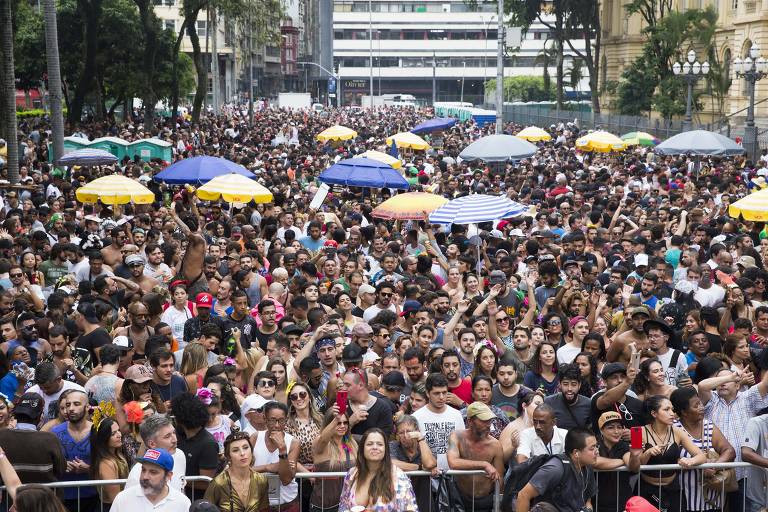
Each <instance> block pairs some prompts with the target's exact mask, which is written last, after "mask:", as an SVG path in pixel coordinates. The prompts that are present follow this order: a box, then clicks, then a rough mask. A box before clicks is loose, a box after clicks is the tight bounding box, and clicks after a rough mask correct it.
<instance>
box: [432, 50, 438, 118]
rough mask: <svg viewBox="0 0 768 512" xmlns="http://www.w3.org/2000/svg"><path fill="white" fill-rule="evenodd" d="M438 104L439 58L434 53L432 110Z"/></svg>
mask: <svg viewBox="0 0 768 512" xmlns="http://www.w3.org/2000/svg"><path fill="white" fill-rule="evenodd" d="M435 103H437V56H436V55H435V52H434V51H432V108H434V107H435Z"/></svg>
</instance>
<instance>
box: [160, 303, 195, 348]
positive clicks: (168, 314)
mask: <svg viewBox="0 0 768 512" xmlns="http://www.w3.org/2000/svg"><path fill="white" fill-rule="evenodd" d="M190 318H192V313H191V312H190V311H189V310H188V309H187V308H186V307H185V308H184V309H183V310H182V311H179V310H178V309H176V307H175V306H170V307H169V308H168V309H166V310H165V311H163V314H162V316H161V317H160V321H161V322H165V323H166V324H168V325H169V326H170V327H171V330H172V331H173V337H174V338H176V339H177V340H178V341H179V347H181V345H182V340H183V339H184V323H185V322H186V321H187V320H189V319H190ZM183 344H184V345H185V346H186V343H183Z"/></svg>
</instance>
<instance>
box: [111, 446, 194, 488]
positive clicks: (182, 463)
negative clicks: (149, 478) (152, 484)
mask: <svg viewBox="0 0 768 512" xmlns="http://www.w3.org/2000/svg"><path fill="white" fill-rule="evenodd" d="M186 473H187V457H186V455H184V452H183V451H181V450H179V449H178V448H176V451H175V452H173V477H171V481H170V482H168V485H170V486H171V489H176V490H177V491H180V492H184V484H185V483H186V482H185V481H184V476H185V475H186ZM140 476H141V462H137V463H136V464H134V465H133V467H132V468H131V472H130V473H128V479H127V480H126V482H125V488H126V489H128V488H129V487H133V486H134V485H139V477H140Z"/></svg>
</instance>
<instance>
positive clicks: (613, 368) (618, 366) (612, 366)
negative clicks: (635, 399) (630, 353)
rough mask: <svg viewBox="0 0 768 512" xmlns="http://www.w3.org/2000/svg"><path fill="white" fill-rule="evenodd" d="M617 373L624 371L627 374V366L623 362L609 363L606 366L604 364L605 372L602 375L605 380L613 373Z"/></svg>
mask: <svg viewBox="0 0 768 512" xmlns="http://www.w3.org/2000/svg"><path fill="white" fill-rule="evenodd" d="M617 373H623V374H625V375H626V373H627V367H626V366H624V365H623V364H622V363H607V364H606V365H605V366H603V372H602V373H601V374H600V376H601V377H602V378H603V380H605V379H607V378H608V377H610V376H611V375H616V374H617Z"/></svg>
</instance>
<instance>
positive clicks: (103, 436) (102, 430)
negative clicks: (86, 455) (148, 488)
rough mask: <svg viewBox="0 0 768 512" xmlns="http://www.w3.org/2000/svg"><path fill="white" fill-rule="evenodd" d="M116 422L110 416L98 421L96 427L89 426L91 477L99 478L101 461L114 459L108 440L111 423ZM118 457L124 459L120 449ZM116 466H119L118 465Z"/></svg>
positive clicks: (110, 434)
mask: <svg viewBox="0 0 768 512" xmlns="http://www.w3.org/2000/svg"><path fill="white" fill-rule="evenodd" d="M116 423H117V422H116V421H115V420H113V419H112V418H104V419H103V420H101V423H99V427H98V428H91V477H92V478H93V479H94V480H95V479H98V478H100V476H99V465H100V464H101V462H102V461H104V460H114V459H115V454H114V453H113V452H112V450H111V448H110V447H109V440H110V439H111V438H112V425H114V424H116ZM118 457H123V458H124V459H125V455H124V454H123V452H122V449H121V450H119V451H118ZM116 465H117V464H116ZM117 466H118V467H119V465H117ZM126 466H127V461H126Z"/></svg>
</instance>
